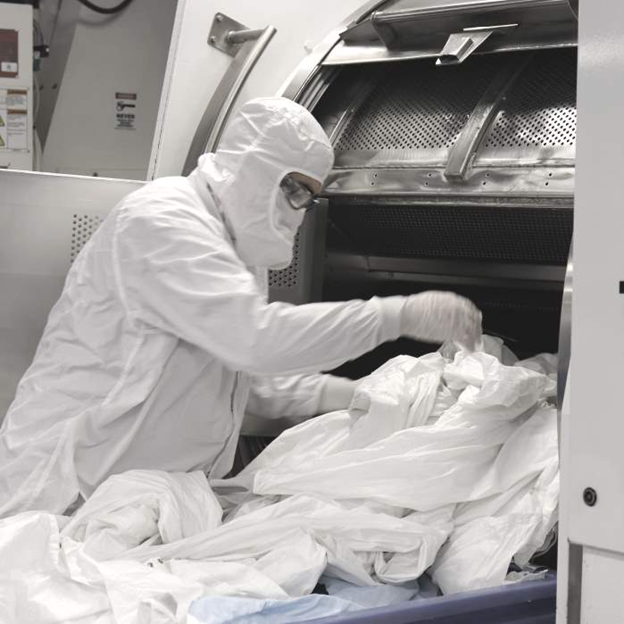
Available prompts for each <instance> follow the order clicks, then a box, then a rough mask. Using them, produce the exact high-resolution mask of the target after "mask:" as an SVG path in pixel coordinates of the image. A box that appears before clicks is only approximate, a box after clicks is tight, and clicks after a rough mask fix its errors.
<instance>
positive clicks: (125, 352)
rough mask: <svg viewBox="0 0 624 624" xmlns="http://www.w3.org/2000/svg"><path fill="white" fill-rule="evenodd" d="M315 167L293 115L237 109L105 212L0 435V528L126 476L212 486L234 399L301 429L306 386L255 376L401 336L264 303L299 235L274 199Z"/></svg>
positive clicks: (363, 319) (303, 381) (317, 136)
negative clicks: (16, 516)
mask: <svg viewBox="0 0 624 624" xmlns="http://www.w3.org/2000/svg"><path fill="white" fill-rule="evenodd" d="M332 163H333V152H332V148H331V145H330V144H329V141H328V140H327V137H326V136H325V134H324V132H323V130H322V128H321V127H320V126H319V124H318V123H317V122H316V121H315V120H314V118H313V117H312V115H310V113H309V112H308V111H306V110H305V109H303V108H302V107H300V106H298V105H297V104H295V103H293V102H291V101H289V100H285V99H282V98H262V99H258V100H252V101H251V102H249V103H247V104H246V105H244V106H243V107H242V108H241V110H240V112H239V113H238V114H237V116H236V117H235V118H234V119H233V120H232V122H231V124H230V126H229V128H228V130H227V131H226V133H225V134H224V136H223V139H222V141H221V144H220V147H219V150H218V151H217V153H216V154H210V155H205V156H203V157H202V158H201V159H200V161H199V164H198V167H197V169H196V170H195V171H194V172H193V173H192V174H191V175H190V176H189V177H188V178H184V177H171V178H163V179H159V180H156V181H154V182H151V183H150V184H147V185H146V186H144V187H143V188H141V189H140V190H138V191H135V192H134V193H132V194H130V195H128V196H127V197H126V198H125V199H123V200H122V201H121V202H120V203H119V204H118V205H117V206H116V207H115V208H114V209H113V210H112V212H111V213H110V214H109V216H108V217H107V218H106V220H105V221H104V222H103V224H102V225H101V226H100V228H99V229H98V231H97V232H96V233H95V234H94V236H93V237H92V238H91V240H90V241H89V242H88V243H87V245H86V246H85V247H84V249H83V250H82V252H81V253H80V255H79V256H78V258H77V259H76V261H75V262H74V264H73V266H72V268H71V270H70V271H69V274H68V276H67V280H66V283H65V287H64V289H63V292H62V295H61V297H60V299H59V301H58V302H57V304H56V305H55V306H54V308H53V310H52V312H51V313H50V317H49V319H48V323H47V326H46V329H45V332H44V334H43V337H42V339H41V342H40V344H39V347H38V349H37V353H36V355H35V358H34V361H33V363H32V365H31V366H30V368H29V369H28V371H27V372H26V374H25V375H24V377H23V379H22V380H21V382H20V384H19V387H18V390H17V394H16V398H15V401H14V402H13V404H12V406H11V408H10V409H9V412H8V414H7V416H6V419H5V421H4V423H3V425H2V429H1V430H0V516H5V515H8V514H11V513H16V512H19V511H23V510H27V509H45V510H48V511H51V512H55V513H62V512H63V511H64V510H65V509H66V508H67V507H68V506H69V505H70V504H71V503H72V502H73V501H74V500H75V499H76V498H77V497H78V494H81V495H82V496H83V497H84V498H86V497H88V496H89V495H90V494H91V493H92V492H93V490H94V488H95V487H97V485H98V484H99V483H101V482H102V481H103V480H104V479H105V478H106V477H107V476H109V475H110V474H113V473H119V472H122V471H125V470H128V469H133V468H146V469H150V468H152V469H161V470H167V471H190V470H196V469H201V470H205V471H206V472H209V473H210V474H211V475H213V476H215V477H222V476H224V475H225V474H226V473H227V472H228V471H229V470H230V467H231V465H232V462H233V457H234V452H235V448H236V443H237V439H238V434H239V431H240V427H241V421H242V419H243V414H244V411H245V407H246V405H247V403H248V400H249V398H250V391H251V395H252V398H251V401H250V402H251V404H252V405H253V408H254V411H256V412H263V413H264V414H266V415H272V416H276V417H279V416H282V415H292V416H311V415H313V414H315V413H316V412H317V411H318V401H319V396H320V393H321V391H322V388H323V383H320V382H319V379H320V378H319V377H318V376H311V377H306V376H304V377H300V378H295V379H292V378H287V379H282V380H276V379H272V378H271V376H292V375H297V374H301V373H318V372H319V371H323V370H329V369H331V368H333V367H335V366H337V365H339V364H342V363H343V362H345V361H346V360H349V359H351V358H354V357H357V356H359V355H361V354H363V353H365V352H367V351H369V350H371V349H373V348H374V347H376V346H377V345H379V344H380V343H382V342H384V341H387V340H393V339H396V338H397V337H399V335H400V334H401V333H409V334H410V335H412V334H414V331H413V330H412V329H411V327H412V326H413V322H412V320H411V318H406V317H405V309H407V307H406V306H407V303H408V302H410V301H411V298H407V299H406V298H404V297H390V298H386V299H372V300H370V301H348V302H344V303H314V304H309V305H302V306H294V305H290V304H287V303H281V302H276V303H268V302H267V276H266V269H267V268H277V267H284V266H287V265H288V264H289V262H290V260H291V257H292V247H293V241H294V237H295V234H296V231H297V228H298V227H299V225H300V224H301V221H302V219H303V212H302V211H296V210H293V208H292V207H291V204H290V203H289V201H288V198H287V196H286V194H285V193H284V192H283V190H282V188H281V186H280V182H281V181H282V180H283V178H284V177H285V176H286V175H287V174H289V173H292V172H296V173H299V174H303V175H305V176H308V177H309V178H311V179H313V180H315V181H319V182H322V181H323V180H324V179H325V177H326V176H327V174H328V172H329V171H330V169H331V167H332ZM445 305H448V302H447V303H446V304H445ZM462 306H465V300H464V301H463V302H462V303H461V305H460V304H458V305H455V306H454V313H453V314H452V315H451V317H452V318H454V319H455V321H456V320H457V310H463V309H464V308H463V307H462ZM412 307H413V306H412ZM451 307H453V306H451ZM416 311H418V310H417V309H416ZM412 312H413V310H412V308H410V311H409V315H408V316H411V314H412ZM426 316H427V315H424V317H426ZM459 316H460V317H461V316H462V315H461V314H460V315H459ZM465 316H466V317H468V316H470V314H467V315H465ZM424 317H423V318H424ZM438 317H440V315H439V314H433V313H432V314H430V315H429V317H428V318H431V319H433V318H438ZM451 317H449V319H450V318H451ZM455 321H454V322H455ZM473 321H474V315H473ZM436 322H437V325H436V328H437V329H438V330H439V327H438V326H439V325H440V322H441V321H439V320H437V321H436ZM410 323H411V324H410ZM473 324H474V323H473ZM406 328H407V329H406ZM421 329H423V331H421V332H420V333H421V334H422V335H423V337H425V338H427V337H431V338H432V339H438V336H437V335H434V334H436V332H435V331H433V330H432V328H430V327H429V328H428V327H425V328H421ZM448 329H449V328H448V327H446V328H444V331H443V332H442V334H444V337H447V336H446V334H448ZM464 329H465V328H464ZM454 331H456V328H455V330H454ZM416 333H418V331H417V332H416ZM256 383H258V384H259V387H261V388H262V390H261V391H259V392H256V393H254V392H253V388H254V385H255V384H256ZM267 388H269V390H270V389H271V388H272V389H273V390H272V391H267ZM259 415H262V413H260V414H259Z"/></svg>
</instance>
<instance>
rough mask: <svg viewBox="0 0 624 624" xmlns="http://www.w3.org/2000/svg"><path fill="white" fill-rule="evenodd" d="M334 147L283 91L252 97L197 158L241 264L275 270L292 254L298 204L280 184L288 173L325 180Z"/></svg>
mask: <svg viewBox="0 0 624 624" xmlns="http://www.w3.org/2000/svg"><path fill="white" fill-rule="evenodd" d="M333 160H334V157H333V150H332V148H331V145H330V143H329V141H328V139H327V136H326V134H325V132H324V131H323V129H322V128H321V126H320V125H319V124H318V122H317V121H316V119H314V117H313V116H312V115H311V114H310V113H309V112H308V111H307V110H306V109H304V108H302V107H301V106H299V105H298V104H295V103H294V102H291V101H290V100H287V99H284V98H257V99H254V100H251V101H250V102H248V103H246V104H245V105H243V106H242V107H241V109H240V110H239V112H238V113H237V115H236V116H235V117H234V118H233V119H232V122H231V123H230V125H229V126H228V129H227V130H226V132H225V133H224V135H223V138H222V139H221V142H220V144H219V148H218V150H217V152H216V153H215V154H206V155H204V156H202V158H200V160H199V167H198V171H199V173H200V175H201V176H202V177H203V178H204V180H205V182H206V183H207V184H208V186H209V188H210V189H211V192H212V194H213V196H214V198H215V201H216V202H217V204H218V208H219V211H220V212H221V216H222V218H223V219H224V221H225V224H226V227H227V228H228V231H229V233H230V235H231V236H232V239H233V241H234V247H235V249H236V251H237V253H238V255H239V256H240V258H241V259H242V260H243V261H244V262H245V264H247V266H257V267H265V268H270V269H280V268H285V267H287V266H288V265H289V264H290V262H291V260H292V253H293V245H294V242H295V236H296V234H297V230H298V229H299V226H300V225H301V222H302V221H303V217H304V211H302V210H293V209H292V208H291V206H290V204H289V203H288V200H287V199H286V196H285V195H284V193H283V192H282V191H281V189H280V182H281V180H282V179H283V178H284V176H285V175H287V174H288V173H292V172H298V173H303V174H305V175H307V176H309V177H311V178H313V179H315V180H318V181H319V182H321V183H322V182H323V181H324V180H325V178H326V177H327V174H328V173H329V172H330V170H331V168H332V165H333Z"/></svg>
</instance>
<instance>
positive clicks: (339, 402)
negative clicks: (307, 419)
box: [318, 375, 357, 414]
mask: <svg viewBox="0 0 624 624" xmlns="http://www.w3.org/2000/svg"><path fill="white" fill-rule="evenodd" d="M356 386H357V381H353V380H352V379H346V378H345V377H335V376H334V375H323V388H322V390H321V397H320V399H319V407H318V412H319V414H327V413H329V412H335V411H337V410H346V409H348V407H349V405H351V399H353V393H354V392H355V387H356Z"/></svg>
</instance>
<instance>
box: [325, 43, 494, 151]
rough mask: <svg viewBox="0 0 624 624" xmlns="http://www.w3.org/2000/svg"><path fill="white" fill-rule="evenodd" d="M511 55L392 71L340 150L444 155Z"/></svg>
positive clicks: (404, 66) (397, 66) (428, 63)
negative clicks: (436, 151)
mask: <svg viewBox="0 0 624 624" xmlns="http://www.w3.org/2000/svg"><path fill="white" fill-rule="evenodd" d="M505 62H506V55H495V56H488V57H480V58H476V59H469V60H468V61H466V62H465V63H463V64H462V65H461V66H448V67H437V66H436V65H435V63H434V62H433V61H432V60H430V59H429V60H426V61H418V62H412V63H397V64H393V65H391V66H389V67H388V68H387V71H386V72H384V77H383V78H382V79H381V80H380V81H379V83H378V84H377V85H376V86H375V88H374V89H373V91H372V93H371V95H370V96H369V97H368V98H367V99H366V100H365V102H364V103H363V104H362V105H361V106H360V107H359V108H358V109H357V110H356V112H355V114H354V115H353V117H352V118H351V119H350V120H349V122H348V123H347V124H346V126H345V128H344V130H343V132H342V134H341V135H340V136H339V138H338V140H337V142H336V145H335V147H336V150H337V151H339V152H341V151H355V150H374V151H379V150H440V149H448V148H450V147H452V145H453V144H454V143H455V141H456V140H457V137H458V136H459V133H460V132H461V130H462V128H463V127H464V124H465V123H466V121H467V119H468V117H469V115H470V113H471V112H472V110H473V109H474V107H475V105H476V104H477V102H478V101H479V99H480V97H481V95H482V94H483V92H484V91H485V89H486V88H487V87H488V85H489V84H490V82H491V80H492V76H493V75H494V72H496V71H498V69H500V67H501V66H502V64H503V63H505Z"/></svg>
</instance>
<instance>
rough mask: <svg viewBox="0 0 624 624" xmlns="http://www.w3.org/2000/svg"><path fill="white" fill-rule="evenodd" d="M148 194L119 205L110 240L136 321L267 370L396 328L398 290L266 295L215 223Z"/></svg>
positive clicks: (354, 351)
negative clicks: (299, 297)
mask: <svg viewBox="0 0 624 624" xmlns="http://www.w3.org/2000/svg"><path fill="white" fill-rule="evenodd" d="M159 201H160V202H161V204H158V202H159ZM143 202H145V199H144V200H143ZM149 202H150V206H152V207H153V210H151V211H147V210H139V211H137V210H135V211H133V213H132V214H129V213H126V214H122V215H120V217H121V218H120V219H119V220H118V223H117V231H116V238H115V243H114V248H113V254H114V256H113V257H114V259H115V262H116V265H117V268H116V272H117V279H118V283H119V285H120V296H121V297H122V300H123V302H124V304H125V306H126V309H127V310H128V313H129V314H130V315H131V316H132V317H134V318H135V319H137V320H138V321H141V322H143V323H145V324H146V325H148V326H151V327H154V328H157V329H160V330H162V331H165V332H168V333H171V334H173V335H175V336H178V337H179V338H181V339H182V340H185V341H186V342H189V343H191V344H194V345H196V346H198V347H200V348H202V349H204V350H206V351H207V352H209V353H211V354H212V355H213V356H214V357H216V358H218V359H219V360H221V361H222V362H224V364H225V365H226V366H228V367H229V368H230V369H232V370H238V371H244V372H247V373H252V374H264V375H267V374H274V375H290V374H297V373H317V372H320V371H323V370H330V369H332V368H334V367H337V366H338V365H340V364H342V363H344V362H346V361H348V360H350V359H353V358H356V357H358V356H360V355H362V354H364V353H366V352H368V351H370V350H371V349H373V348H375V347H376V346H377V345H379V344H381V343H383V342H386V341H388V340H394V339H396V338H398V337H399V335H400V322H399V321H400V311H401V309H402V305H403V301H404V299H403V298H402V297H388V298H385V299H380V298H373V299H371V300H370V301H359V300H354V301H347V302H339V303H311V304H306V305H300V306H295V305H291V304H288V303H283V302H273V303H267V301H266V299H265V297H264V296H263V294H262V293H261V292H260V290H259V288H258V285H257V283H256V281H255V278H254V276H253V275H252V274H251V273H250V272H249V271H248V270H247V269H246V267H245V266H244V264H243V263H242V262H241V260H240V259H239V258H238V256H237V255H236V253H235V251H234V249H233V247H232V245H231V244H230V243H229V241H228V240H227V238H226V234H225V232H224V227H223V224H222V223H220V222H219V221H218V220H217V219H214V218H213V217H210V215H207V214H206V217H200V216H198V215H197V214H195V213H194V212H193V210H192V209H190V208H188V209H184V208H183V207H182V206H181V202H177V203H175V202H174V201H173V200H172V199H169V198H167V199H165V198H163V199H160V200H159V199H158V198H150V199H149ZM154 204H156V205H154ZM169 206H171V207H170V208H169ZM143 207H144V205H143Z"/></svg>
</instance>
